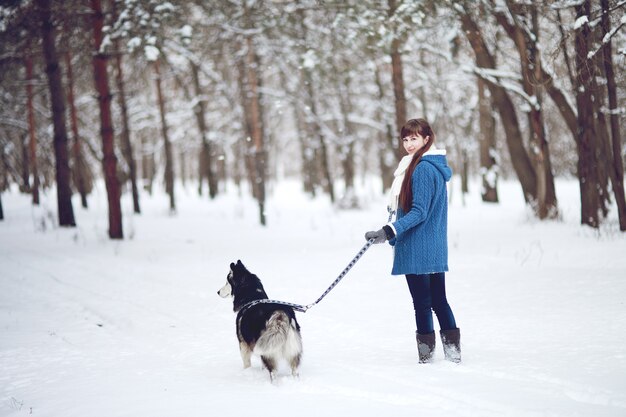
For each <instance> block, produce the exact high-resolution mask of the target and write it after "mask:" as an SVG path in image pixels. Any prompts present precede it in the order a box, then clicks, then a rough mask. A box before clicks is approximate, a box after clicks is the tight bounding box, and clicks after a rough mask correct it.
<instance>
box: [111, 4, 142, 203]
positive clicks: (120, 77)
mask: <svg viewBox="0 0 626 417" xmlns="http://www.w3.org/2000/svg"><path fill="white" fill-rule="evenodd" d="M111 4H112V7H113V15H114V18H116V17H117V11H116V10H115V1H112V2H111ZM113 47H114V50H115V69H116V72H115V83H116V84H117V103H118V106H119V107H120V111H121V117H122V135H121V139H122V154H123V155H124V159H125V160H126V164H127V165H128V177H129V179H130V186H131V190H132V195H133V212H135V213H137V214H139V213H141V207H140V206H139V187H138V186H137V161H136V160H135V156H134V152H133V144H132V142H131V140H130V123H129V121H128V119H129V118H128V107H127V105H126V88H125V83H124V72H123V69H122V52H121V48H120V47H119V41H118V40H117V39H115V40H114V41H113Z"/></svg>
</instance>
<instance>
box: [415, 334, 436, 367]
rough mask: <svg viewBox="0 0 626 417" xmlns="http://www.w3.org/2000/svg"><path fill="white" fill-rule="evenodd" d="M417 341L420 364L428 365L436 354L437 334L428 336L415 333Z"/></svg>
mask: <svg viewBox="0 0 626 417" xmlns="http://www.w3.org/2000/svg"><path fill="white" fill-rule="evenodd" d="M415 338H416V340H417V352H418V353H419V358H420V363H428V362H431V361H432V359H433V353H435V340H436V339H435V332H432V333H428V334H419V333H417V332H415Z"/></svg>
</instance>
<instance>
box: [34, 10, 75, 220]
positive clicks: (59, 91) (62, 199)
mask: <svg viewBox="0 0 626 417" xmlns="http://www.w3.org/2000/svg"><path fill="white" fill-rule="evenodd" d="M36 5H37V6H38V8H39V12H40V17H41V29H42V30H41V35H42V47H43V53H44V57H45V60H46V74H47V75H48V88H49V90H50V102H51V105H52V122H53V125H54V156H55V159H56V183H57V208H58V210H59V225H60V226H72V227H73V226H76V221H75V220H74V209H73V208H72V189H71V187H70V166H69V157H68V150H67V129H66V126H65V102H64V101H65V100H64V98H63V83H62V82H61V71H60V68H59V60H58V58H57V52H56V45H55V39H54V38H55V34H54V25H53V22H52V16H51V11H50V0H37V2H36Z"/></svg>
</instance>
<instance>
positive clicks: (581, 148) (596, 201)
mask: <svg viewBox="0 0 626 417" xmlns="http://www.w3.org/2000/svg"><path fill="white" fill-rule="evenodd" d="M575 7H576V18H577V19H578V18H580V17H582V16H589V12H590V9H591V6H590V4H589V1H588V0H586V1H584V2H583V3H581V4H580V5H577V6H575ZM590 41H591V30H590V28H589V25H588V24H583V25H582V26H581V27H580V28H578V29H577V30H576V35H575V40H574V42H575V47H576V48H575V49H576V71H577V78H576V79H577V81H578V82H577V85H576V106H577V108H578V179H579V182H580V199H581V223H582V224H586V225H588V226H591V227H594V228H598V227H599V215H598V214H599V213H598V212H599V209H600V196H599V192H598V177H597V175H598V161H597V158H596V149H597V145H596V129H595V120H594V115H593V103H592V91H591V83H592V78H593V69H592V68H591V66H592V65H593V63H592V61H590V60H588V59H587V54H588V52H589V42H590Z"/></svg>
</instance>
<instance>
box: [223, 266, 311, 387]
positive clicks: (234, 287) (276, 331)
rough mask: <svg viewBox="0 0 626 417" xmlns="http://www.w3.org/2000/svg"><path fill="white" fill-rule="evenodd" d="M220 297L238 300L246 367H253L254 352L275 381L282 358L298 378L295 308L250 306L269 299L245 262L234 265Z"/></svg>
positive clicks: (235, 302) (239, 334) (236, 308)
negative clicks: (249, 304) (251, 303)
mask: <svg viewBox="0 0 626 417" xmlns="http://www.w3.org/2000/svg"><path fill="white" fill-rule="evenodd" d="M217 294H218V295H219V296H220V297H222V298H226V297H228V296H231V297H233V298H234V300H233V310H234V311H235V312H236V313H237V319H236V326H237V339H239V350H240V352H241V359H243V367H244V368H249V367H250V357H251V356H252V354H253V353H254V354H256V355H259V356H260V357H261V361H263V365H265V367H266V368H267V370H268V371H269V373H270V380H271V381H273V380H274V376H275V373H276V367H277V365H278V362H279V361H280V360H281V359H283V360H285V361H287V363H288V364H289V365H290V366H291V374H292V375H293V376H298V366H299V365H300V359H301V358H302V338H301V336H300V325H299V324H298V321H297V320H296V314H295V313H294V311H293V309H292V308H291V307H289V306H285V305H282V304H276V303H259V304H255V305H253V306H250V307H248V306H247V304H248V303H250V302H251V301H254V300H260V299H267V298H268V297H267V294H266V293H265V290H264V289H263V284H261V280H260V279H259V278H258V277H257V276H256V275H254V274H252V273H251V272H250V271H248V270H247V269H246V267H245V266H244V265H243V264H242V263H241V261H237V263H236V264H234V263H231V264H230V272H229V273H228V276H227V277H226V285H224V287H222V288H221V289H220V290H219V291H218V292H217Z"/></svg>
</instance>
